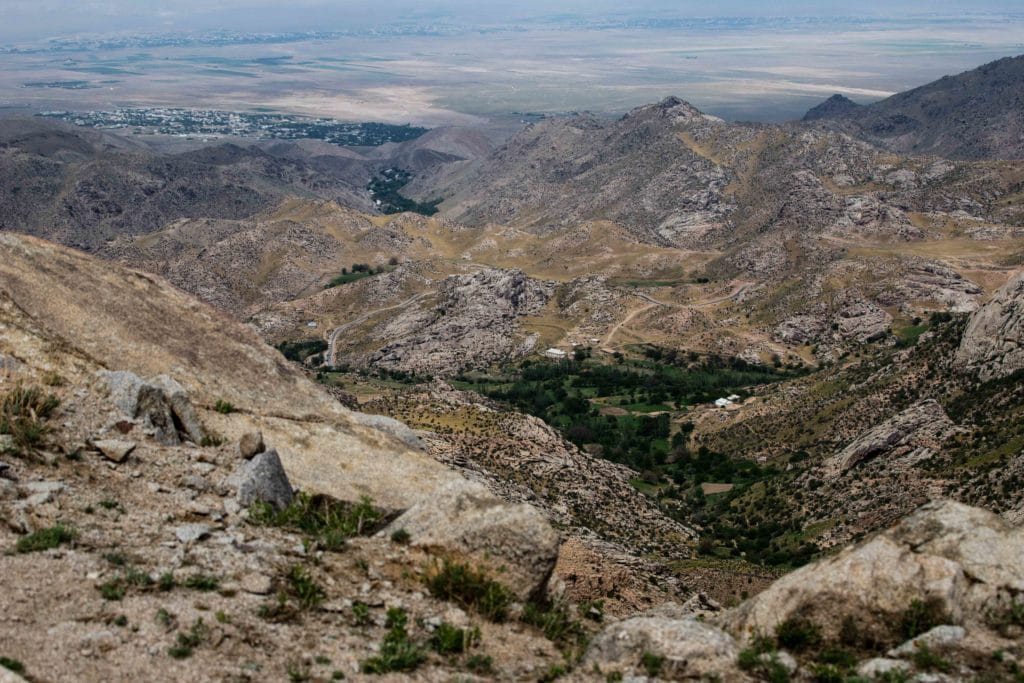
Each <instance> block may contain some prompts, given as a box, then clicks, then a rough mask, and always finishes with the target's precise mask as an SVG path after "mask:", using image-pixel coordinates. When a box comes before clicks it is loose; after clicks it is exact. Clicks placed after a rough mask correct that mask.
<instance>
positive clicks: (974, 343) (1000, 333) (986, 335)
mask: <svg viewBox="0 0 1024 683" xmlns="http://www.w3.org/2000/svg"><path fill="white" fill-rule="evenodd" d="M956 360H957V362H958V363H961V364H962V365H963V366H964V368H965V369H966V370H967V371H969V372H972V373H974V374H976V375H977V376H978V377H979V378H980V379H982V380H984V381H988V380H991V379H999V378H1001V377H1006V376H1008V375H1012V374H1013V373H1015V372H1017V371H1018V370H1021V369H1024V271H1020V272H1019V273H1017V274H1016V275H1015V276H1014V277H1013V278H1011V279H1010V281H1009V282H1008V283H1006V285H1004V286H1003V287H1002V288H1000V289H999V291H997V292H996V293H995V294H994V295H993V296H992V298H991V299H990V300H989V301H988V303H986V304H985V305H984V306H982V307H981V308H979V309H978V310H977V311H975V312H974V314H972V315H971V319H970V322H968V324H967V329H966V330H965V331H964V336H963V338H962V339H961V341H960V349H959V350H958V351H957V355H956Z"/></svg>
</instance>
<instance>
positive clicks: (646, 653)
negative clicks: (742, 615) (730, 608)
mask: <svg viewBox="0 0 1024 683" xmlns="http://www.w3.org/2000/svg"><path fill="white" fill-rule="evenodd" d="M738 654H739V647H738V646H737V644H736V641H735V640H733V638H732V636H730V635H729V634H727V633H724V632H723V631H721V630H720V629H717V628H715V627H713V626H710V625H708V624H705V623H703V622H700V621H698V620H697V619H694V618H687V619H671V618H666V617H657V616H640V617H635V618H633V619H626V620H625V621H620V622H618V623H616V624H613V625H612V626H609V627H608V628H606V629H605V630H604V631H603V632H601V633H600V634H599V635H598V636H597V637H595V638H594V640H593V641H592V642H591V644H590V647H589V648H588V649H587V653H586V655H585V656H584V658H583V669H584V670H586V671H594V670H595V669H596V670H599V671H600V672H601V673H602V674H605V675H609V674H611V673H612V672H618V673H620V674H623V675H624V676H642V675H654V676H655V677H656V678H658V679H664V680H671V681H676V680H691V679H706V678H709V677H714V678H716V679H718V680H725V681H739V680H743V678H744V677H743V675H742V674H741V673H740V672H739V671H738V670H737V669H736V657H737V655H738Z"/></svg>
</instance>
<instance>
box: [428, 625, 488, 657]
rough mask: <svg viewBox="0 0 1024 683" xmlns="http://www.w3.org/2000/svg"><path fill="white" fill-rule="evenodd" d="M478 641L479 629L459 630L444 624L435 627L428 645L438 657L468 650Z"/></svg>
mask: <svg viewBox="0 0 1024 683" xmlns="http://www.w3.org/2000/svg"><path fill="white" fill-rule="evenodd" d="M479 640H480V629H477V628H468V629H467V628H459V627H457V626H452V625H451V624H449V623H447V622H445V623H442V624H441V625H440V626H438V627H437V630H436V631H434V635H433V637H431V639H430V645H431V647H433V648H434V651H435V652H437V653H438V654H440V655H457V654H462V653H463V652H466V651H467V650H469V649H470V648H471V647H473V645H474V644H475V643H476V642H477V641H479Z"/></svg>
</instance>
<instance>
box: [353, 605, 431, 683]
mask: <svg viewBox="0 0 1024 683" xmlns="http://www.w3.org/2000/svg"><path fill="white" fill-rule="evenodd" d="M408 621H409V617H408V615H407V614H406V612H405V610H403V609H399V608H391V609H389V610H388V617H387V624H386V626H387V628H388V633H387V635H386V636H384V642H383V643H381V647H380V654H379V655H377V656H375V657H370V658H369V659H365V660H363V662H362V664H361V665H360V668H361V669H362V672H363V673H366V674H386V673H391V672H407V671H413V670H414V669H416V668H417V667H419V665H420V664H422V663H423V662H424V661H425V660H426V658H427V653H426V650H424V649H423V647H422V646H420V645H419V644H417V643H416V642H415V641H413V640H412V639H411V638H410V637H409V632H408V631H407V630H406V626H407V624H408Z"/></svg>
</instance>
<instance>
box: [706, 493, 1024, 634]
mask: <svg viewBox="0 0 1024 683" xmlns="http://www.w3.org/2000/svg"><path fill="white" fill-rule="evenodd" d="M1021 591H1024V529H1019V528H1013V527H1011V526H1009V525H1008V524H1007V523H1006V522H1005V521H1003V520H1002V519H1000V518H999V517H998V516H996V515H994V514H992V513H990V512H987V511H985V510H980V509H978V508H972V507H968V506H966V505H962V504H960V503H955V502H952V501H939V502H934V503H929V504H927V505H925V506H924V507H922V508H921V509H920V510H918V511H917V512H916V513H914V514H913V515H911V516H910V517H908V518H906V519H905V520H903V521H902V522H901V523H900V524H898V525H896V526H895V527H893V528H892V529H890V530H888V531H886V532H884V533H882V534H879V535H878V536H875V537H874V538H872V539H870V540H868V541H866V542H864V543H861V544H860V545H857V546H854V547H852V548H848V549H846V550H844V551H843V552H841V553H839V554H838V555H836V556H835V557H830V558H828V559H824V560H820V561H818V562H816V563H814V564H811V565H808V566H806V567H803V568H801V569H798V570H797V571H795V572H793V573H791V574H788V575H786V576H784V577H782V578H781V579H779V580H778V581H776V582H775V583H774V584H772V586H771V587H769V588H768V589H767V590H765V591H764V592H762V593H760V594H759V595H757V596H755V597H753V598H751V599H750V600H748V601H746V602H745V603H743V604H742V605H740V606H739V607H737V608H736V609H734V610H730V611H729V612H726V613H724V614H723V615H722V616H721V617H718V618H717V619H716V622H717V623H718V625H720V626H722V627H724V628H725V629H726V630H728V631H729V632H731V633H733V634H734V635H736V636H737V637H738V638H741V639H746V638H749V637H751V636H752V635H753V634H756V633H762V634H766V633H773V632H774V631H775V628H776V627H777V626H778V625H779V624H781V623H782V622H784V621H787V620H791V619H802V620H809V621H811V622H813V623H814V624H816V625H817V626H818V627H819V628H820V629H821V631H822V635H823V636H824V637H826V638H831V639H835V638H837V637H838V636H839V631H840V629H841V628H842V627H843V623H844V621H846V622H847V623H852V624H854V625H856V627H857V629H858V630H859V631H860V632H861V633H871V634H873V636H874V637H875V638H876V639H878V640H880V641H883V642H884V641H885V640H886V639H889V640H890V641H891V642H892V643H893V644H898V642H900V641H901V634H900V633H899V632H898V631H897V629H898V627H899V624H900V622H901V619H902V617H903V615H905V614H906V613H907V610H908V609H909V608H910V607H911V605H912V603H914V602H915V601H920V602H921V603H922V604H926V605H929V606H931V608H932V609H934V611H935V613H937V614H941V615H943V617H944V618H945V619H946V620H947V621H948V622H949V623H956V624H985V623H987V620H988V619H990V616H991V615H992V614H993V613H995V612H997V611H999V610H1001V609H1005V606H1006V605H1007V604H1008V601H1009V600H1010V599H1011V596H1013V595H1018V594H1019V593H1020V592H1021Z"/></svg>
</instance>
